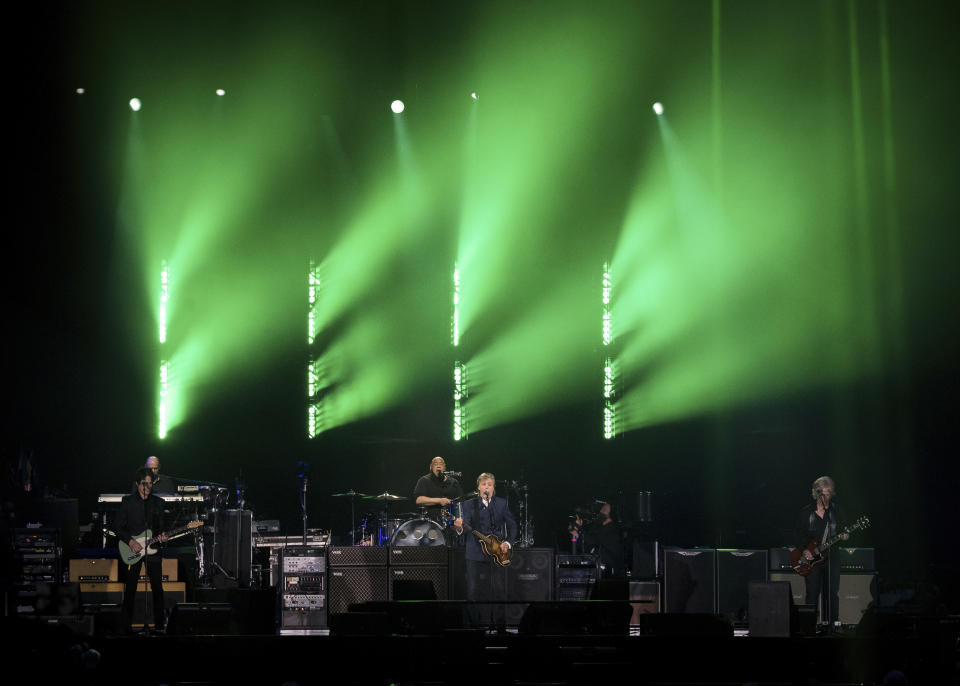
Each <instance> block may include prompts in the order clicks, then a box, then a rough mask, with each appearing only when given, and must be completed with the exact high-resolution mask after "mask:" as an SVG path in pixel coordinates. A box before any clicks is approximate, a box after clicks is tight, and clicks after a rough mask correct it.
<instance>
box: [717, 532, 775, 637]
mask: <svg viewBox="0 0 960 686" xmlns="http://www.w3.org/2000/svg"><path fill="white" fill-rule="evenodd" d="M767 566H768V562H767V551H766V550H736V549H729V548H721V549H718V550H717V612H720V613H722V614H725V615H727V616H728V617H730V619H731V621H733V622H734V623H744V624H746V623H747V622H748V617H747V609H748V607H749V600H750V595H749V591H748V589H749V587H750V583H751V582H757V581H766V580H767V574H768V572H767Z"/></svg>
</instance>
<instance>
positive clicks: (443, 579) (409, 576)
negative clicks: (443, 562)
mask: <svg viewBox="0 0 960 686" xmlns="http://www.w3.org/2000/svg"><path fill="white" fill-rule="evenodd" d="M421 550H429V548H421ZM388 576H389V579H390V600H393V582H394V581H398V580H400V581H429V582H430V583H432V584H433V590H434V592H435V593H436V594H437V598H436V599H437V600H447V595H448V594H447V568H446V566H440V565H434V566H433V567H427V566H425V565H416V566H413V565H412V566H402V567H401V566H397V567H390V573H389V575H388Z"/></svg>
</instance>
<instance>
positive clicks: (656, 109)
mask: <svg viewBox="0 0 960 686" xmlns="http://www.w3.org/2000/svg"><path fill="white" fill-rule="evenodd" d="M653 113H654V114H656V115H657V116H658V117H659V116H660V115H661V114H663V105H662V104H661V103H659V102H655V103H653Z"/></svg>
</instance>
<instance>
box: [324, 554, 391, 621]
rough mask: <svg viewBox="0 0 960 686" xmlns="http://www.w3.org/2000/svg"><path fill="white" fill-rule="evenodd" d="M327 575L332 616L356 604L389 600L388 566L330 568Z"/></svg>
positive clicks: (328, 597) (329, 607) (328, 605)
mask: <svg viewBox="0 0 960 686" xmlns="http://www.w3.org/2000/svg"><path fill="white" fill-rule="evenodd" d="M332 552H333V551H331V555H332ZM332 559H333V558H332V557H331V560H332ZM327 574H328V580H329V588H330V592H329V593H328V594H327V599H328V604H327V607H328V610H329V612H330V614H336V613H339V612H346V611H347V610H349V609H350V605H353V604H355V603H366V602H369V601H371V600H375V601H386V600H388V599H389V595H390V591H389V586H388V583H387V568H386V566H383V567H353V566H345V567H330V569H328V570H327Z"/></svg>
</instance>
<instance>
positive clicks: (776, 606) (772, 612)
mask: <svg viewBox="0 0 960 686" xmlns="http://www.w3.org/2000/svg"><path fill="white" fill-rule="evenodd" d="M791 592H792V591H791V588H790V584H789V583H788V582H786V581H767V582H760V581H753V582H750V584H749V590H748V599H749V608H750V612H749V616H750V636H768V637H777V638H788V637H789V636H790V607H791V605H792V597H791Z"/></svg>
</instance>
